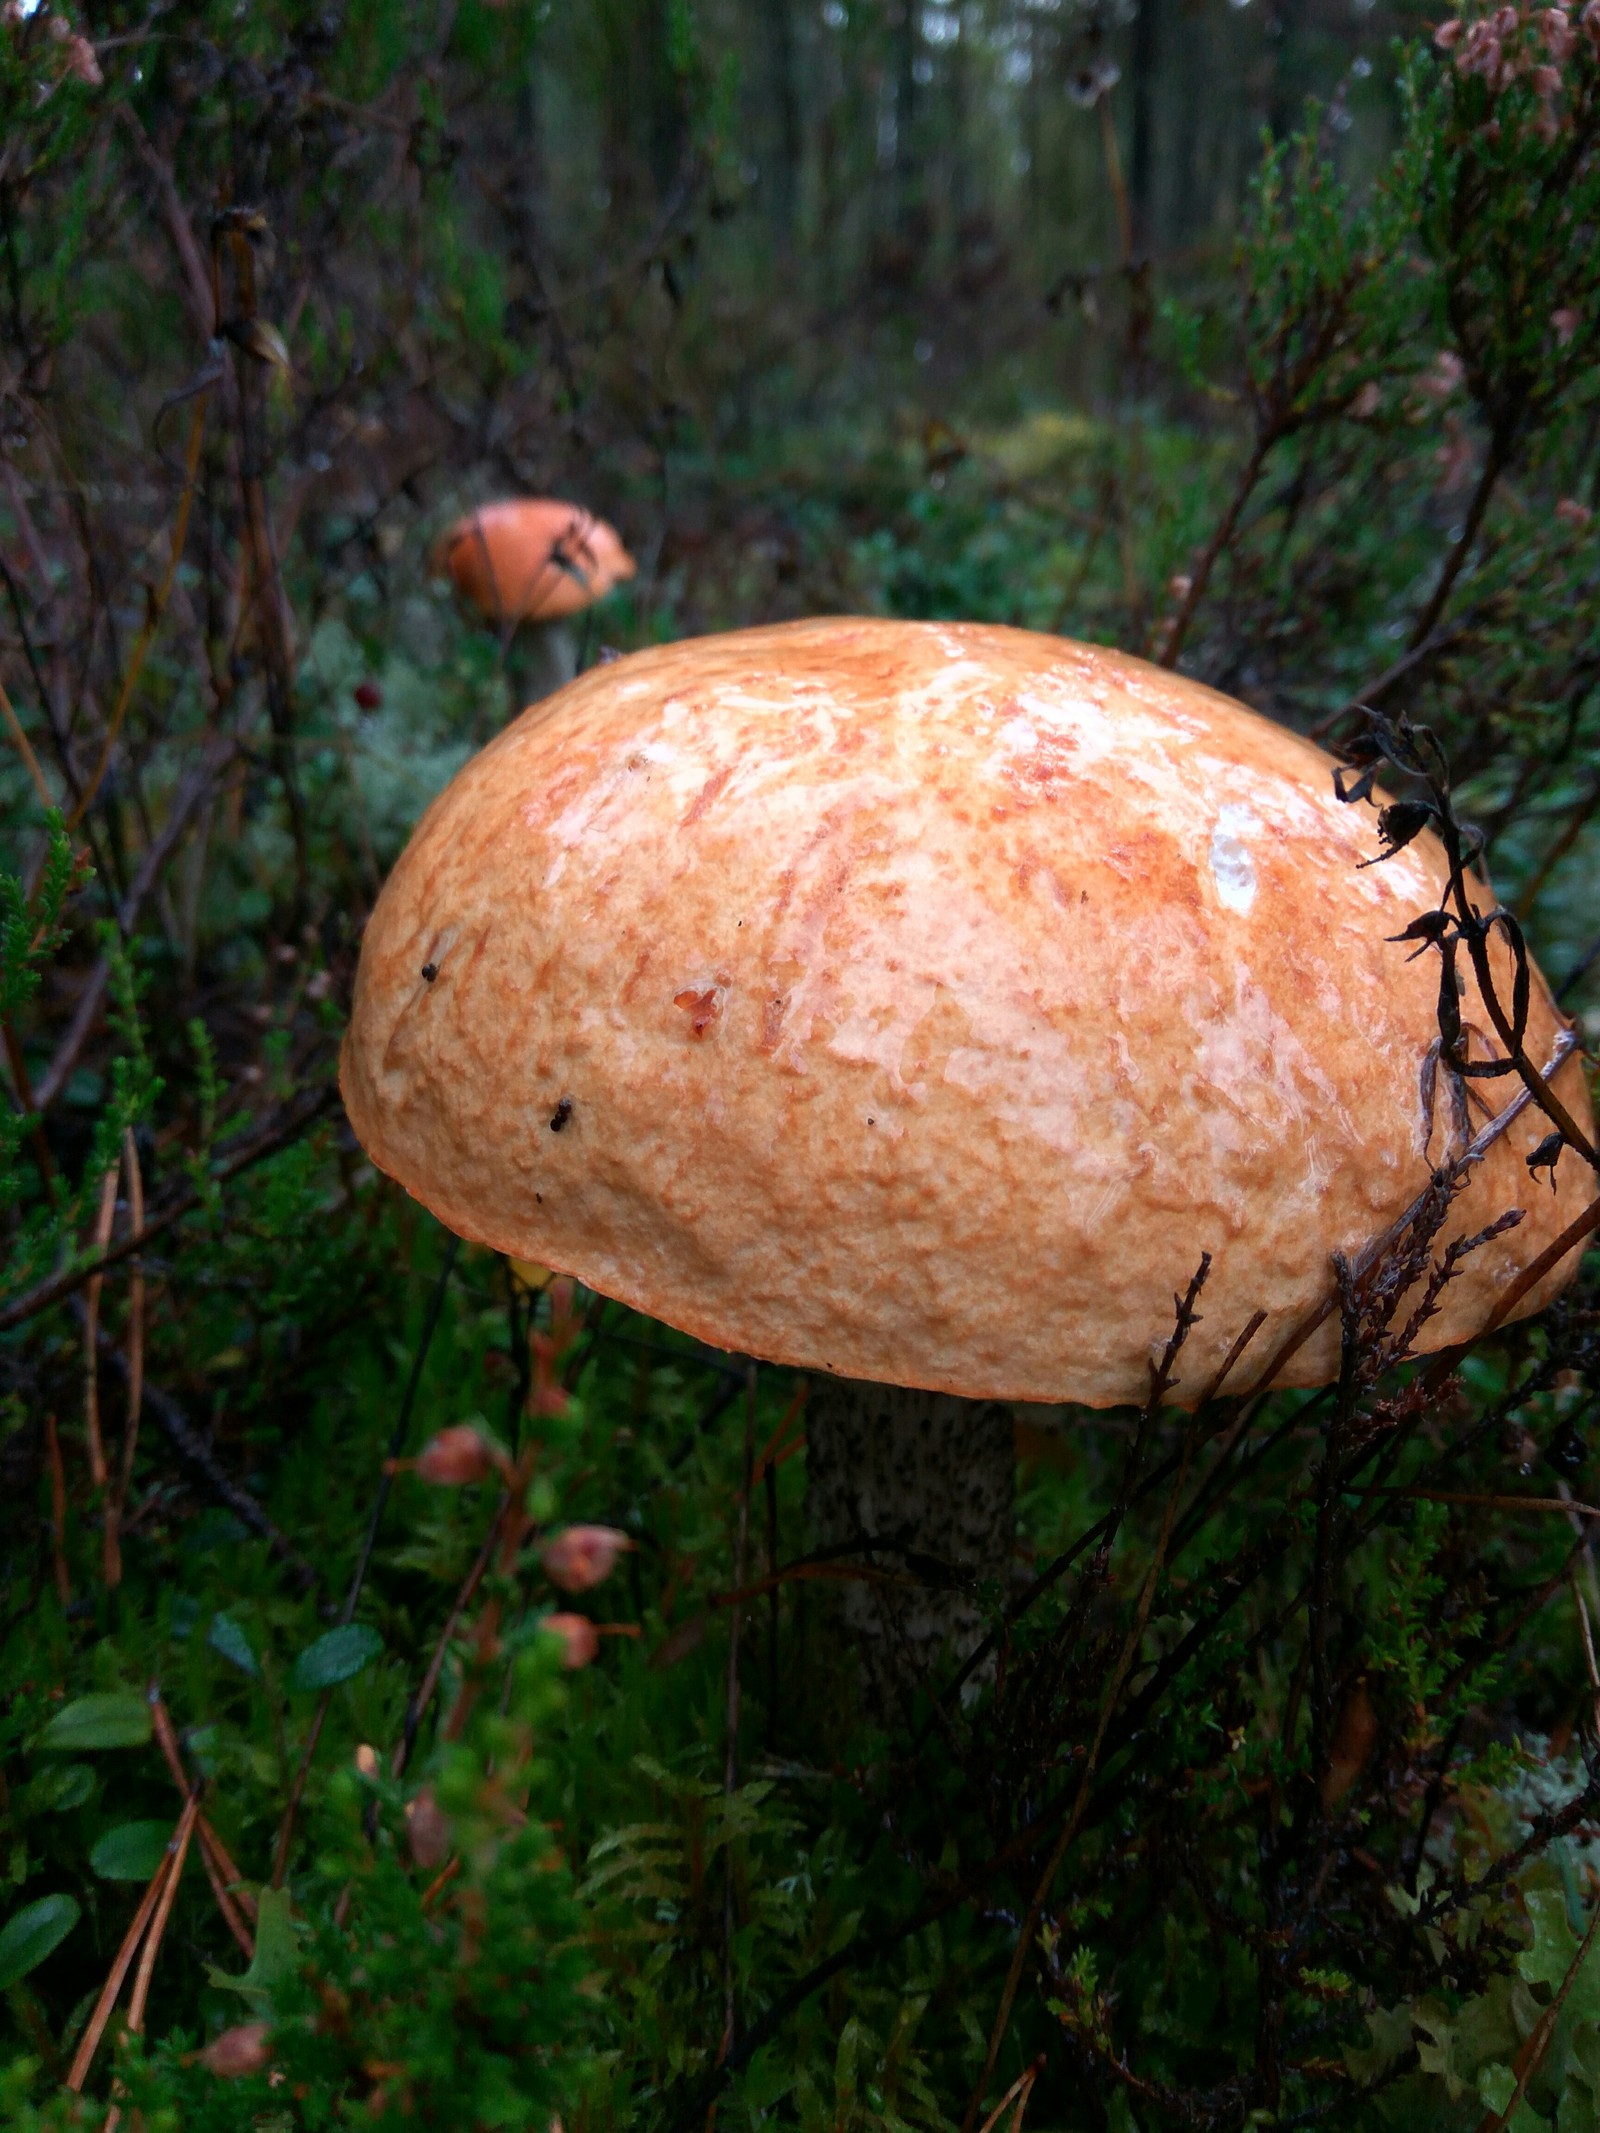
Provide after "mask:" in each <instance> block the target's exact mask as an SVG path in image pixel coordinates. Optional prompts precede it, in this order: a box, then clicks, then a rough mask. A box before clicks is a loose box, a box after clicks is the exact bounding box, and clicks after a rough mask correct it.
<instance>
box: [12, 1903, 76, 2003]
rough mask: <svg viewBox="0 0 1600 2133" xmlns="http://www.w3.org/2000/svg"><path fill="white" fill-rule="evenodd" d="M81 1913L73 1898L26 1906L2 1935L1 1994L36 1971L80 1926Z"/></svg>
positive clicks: (13, 1918)
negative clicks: (29, 1973) (74, 1929)
mask: <svg viewBox="0 0 1600 2133" xmlns="http://www.w3.org/2000/svg"><path fill="white" fill-rule="evenodd" d="M81 1916H82V1913H81V1912H80V1911H79V1909H78V1905H77V1902H76V1901H75V1899H74V1898H73V1897H71V1896H41V1897H40V1898H39V1901H38V1902H37V1903H30V1904H25V1905H24V1906H23V1908H22V1909H21V1910H20V1911H18V1912H17V1913H16V1915H15V1916H14V1917H12V1918H8V1919H7V1920H6V1923H5V1930H4V1931H3V1932H0V1990H3V1989H4V1988H5V1987H6V1986H8V1985H14V1984H15V1983H16V1982H17V1980H18V1979H19V1978H24V1977H26V1976H27V1974H28V1972H29V1971H30V1970H37V1969H38V1967H39V1965H40V1964H41V1963H42V1962H43V1961H44V1959H45V1957H46V1956H47V1955H50V1954H53V1953H54V1951H55V1950H56V1949H57V1948H59V1947H60V1945H61V1943H62V1942H63V1941H64V1940H65V1939H66V1937H67V1935H68V1934H69V1933H70V1932H71V1931H72V1929H73V1927H74V1926H75V1925H76V1924H77V1923H78V1920H79V1918H80V1917H81Z"/></svg>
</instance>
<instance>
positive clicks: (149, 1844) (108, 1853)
mask: <svg viewBox="0 0 1600 2133" xmlns="http://www.w3.org/2000/svg"><path fill="white" fill-rule="evenodd" d="M171 1837H172V1824H171V1823H170V1822H119V1823H118V1825H117V1827H116V1828H115V1829H108V1830H107V1831H106V1833H105V1835H104V1836H103V1837H102V1838H101V1839H100V1841H99V1842H98V1843H97V1844H96V1845H95V1848H94V1850H93V1851H92V1852H91V1853H90V1854H89V1864H90V1866H91V1867H92V1868H93V1869H94V1871H95V1872H96V1873H97V1874H98V1875H99V1876H100V1879H101V1880H102V1881H148V1880H149V1879H150V1877H151V1875H152V1874H153V1873H154V1872H155V1870H156V1868H157V1867H158V1866H159V1865H160V1864H161V1862H162V1860H163V1859H164V1858H165V1857H166V1851H167V1845H168V1843H169V1842H170V1841H171Z"/></svg>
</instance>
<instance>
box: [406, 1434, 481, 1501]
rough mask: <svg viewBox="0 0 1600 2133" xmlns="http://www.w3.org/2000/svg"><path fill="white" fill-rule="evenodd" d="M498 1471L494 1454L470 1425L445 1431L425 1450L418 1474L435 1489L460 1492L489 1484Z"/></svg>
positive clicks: (419, 1461) (420, 1459) (419, 1462)
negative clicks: (473, 1485) (485, 1482)
mask: <svg viewBox="0 0 1600 2133" xmlns="http://www.w3.org/2000/svg"><path fill="white" fill-rule="evenodd" d="M494 1470H495V1459H494V1454H493V1452H492V1451H491V1450H490V1448H489V1446H488V1444H487V1443H485V1441H484V1439H483V1438H482V1437H481V1436H480V1435H479V1433H478V1431H477V1430H475V1429H473V1428H472V1426H471V1425H470V1424H469V1423H466V1422H458V1423H456V1424H455V1425H454V1426H453V1427H452V1428H450V1429H442V1430H440V1432H439V1434H438V1435H437V1436H436V1437H434V1438H432V1439H430V1441H429V1442H428V1443H427V1444H426V1445H425V1446H424V1447H423V1450H422V1453H421V1455H420V1457H419V1458H418V1460H417V1472H418V1474H419V1475H420V1476H421V1477H422V1479H423V1480H424V1481H431V1482H433V1483H434V1484H435V1486H436V1487H439V1488H445V1489H459V1488H465V1487H468V1486H470V1485H471V1484H472V1483H473V1482H477V1481H487V1480H488V1479H489V1476H490V1475H491V1474H492V1473H493V1472H494Z"/></svg>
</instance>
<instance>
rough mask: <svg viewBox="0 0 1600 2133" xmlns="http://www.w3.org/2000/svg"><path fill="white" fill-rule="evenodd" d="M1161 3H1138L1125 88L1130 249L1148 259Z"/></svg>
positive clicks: (1143, 0)
mask: <svg viewBox="0 0 1600 2133" xmlns="http://www.w3.org/2000/svg"><path fill="white" fill-rule="evenodd" d="M1160 4H1161V0H1139V11H1138V13H1137V14H1136V15H1135V16H1134V18H1133V51H1132V54H1131V64H1130V67H1129V73H1130V76H1131V79H1130V81H1129V84H1128V87H1129V91H1130V95H1131V98H1132V103H1133V148H1132V153H1131V155H1130V157H1129V171H1128V191H1129V197H1130V201H1131V204H1132V208H1133V248H1134V252H1135V254H1136V255H1137V256H1139V257H1148V256H1149V254H1150V252H1151V251H1152V249H1153V248H1154V244H1155V197H1154V195H1155V133H1156V117H1155V104H1156V81H1157V70H1158V68H1159V66H1160V39H1159V28H1158V23H1157V10H1158V9H1159V7H1160Z"/></svg>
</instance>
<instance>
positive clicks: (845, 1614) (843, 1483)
mask: <svg viewBox="0 0 1600 2133" xmlns="http://www.w3.org/2000/svg"><path fill="white" fill-rule="evenodd" d="M1015 1480H1016V1449H1015V1429H1014V1418H1013V1415H1012V1410H1011V1408H1010V1406H1009V1404H1008V1403H1006V1402H1005V1401H1002V1400H963V1399H958V1398H957V1397H956V1396H955V1395H954V1394H953V1393H944V1392H916V1391H908V1390H905V1389H903V1388H901V1387H900V1386H896V1385H874V1384H868V1383H865V1382H863V1381H861V1380H859V1379H856V1378H819V1379H816V1380H814V1381H813V1385H812V1392H811V1397H810V1400H809V1401H808V1403H807V1409H806V1491H807V1499H808V1506H809V1512H810V1521H811V1530H812V1539H813V1542H814V1544H815V1545H816V1546H817V1547H818V1548H820V1549H830V1548H833V1549H837V1548H841V1547H844V1546H846V1545H849V1546H851V1547H852V1549H853V1550H854V1551H859V1552H858V1553H853V1555H852V1557H851V1558H849V1559H848V1560H850V1562H851V1567H852V1568H854V1567H857V1566H859V1567H862V1568H866V1569H871V1570H873V1571H876V1572H879V1573H882V1576H881V1577H880V1578H874V1579H873V1580H871V1581H867V1580H861V1579H855V1578H852V1579H849V1580H848V1581H846V1582H845V1583H843V1584H842V1586H841V1588H840V1591H841V1599H840V1603H839V1623H840V1628H841V1630H842V1632H843V1635H844V1637H845V1639H846V1640H847V1642H848V1643H849V1645H850V1647H851V1648H852V1649H853V1650H854V1651H855V1653H856V1654H857V1657H858V1659H859V1662H860V1666H861V1672H862V1688H863V1691H864V1694H865V1696H866V1698H867V1700H868V1704H869V1708H870V1710H871V1715H873V1716H875V1717H877V1718H880V1719H882V1720H883V1721H885V1722H889V1721H891V1720H892V1719H894V1718H896V1717H898V1716H902V1715H904V1712H905V1708H906V1706H907V1705H908V1703H909V1700H910V1697H911V1696H912V1695H913V1694H914V1692H915V1690H916V1689H917V1687H918V1686H919V1684H920V1683H921V1682H922V1681H923V1680H924V1679H925V1678H936V1676H937V1673H938V1669H939V1662H940V1659H941V1655H943V1657H944V1659H945V1661H946V1663H949V1662H951V1661H956V1660H959V1659H961V1658H964V1657H965V1656H966V1654H967V1653H968V1652H969V1651H971V1649H972V1647H973V1646H974V1645H975V1644H976V1643H977V1642H978V1640H979V1639H980V1637H981V1636H982V1635H983V1633H984V1629H985V1626H986V1625H985V1619H984V1611H983V1608H982V1605H981V1604H980V1596H979V1591H978V1588H979V1587H980V1586H981V1585H982V1584H983V1583H984V1582H985V1581H986V1580H1000V1581H1004V1580H1005V1579H1006V1578H1007V1576H1008V1573H1009V1570H1010V1565H1011V1550H1012V1541H1013V1538H1014V1524H1013V1511H1012V1504H1013V1495H1014V1489H1015Z"/></svg>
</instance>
